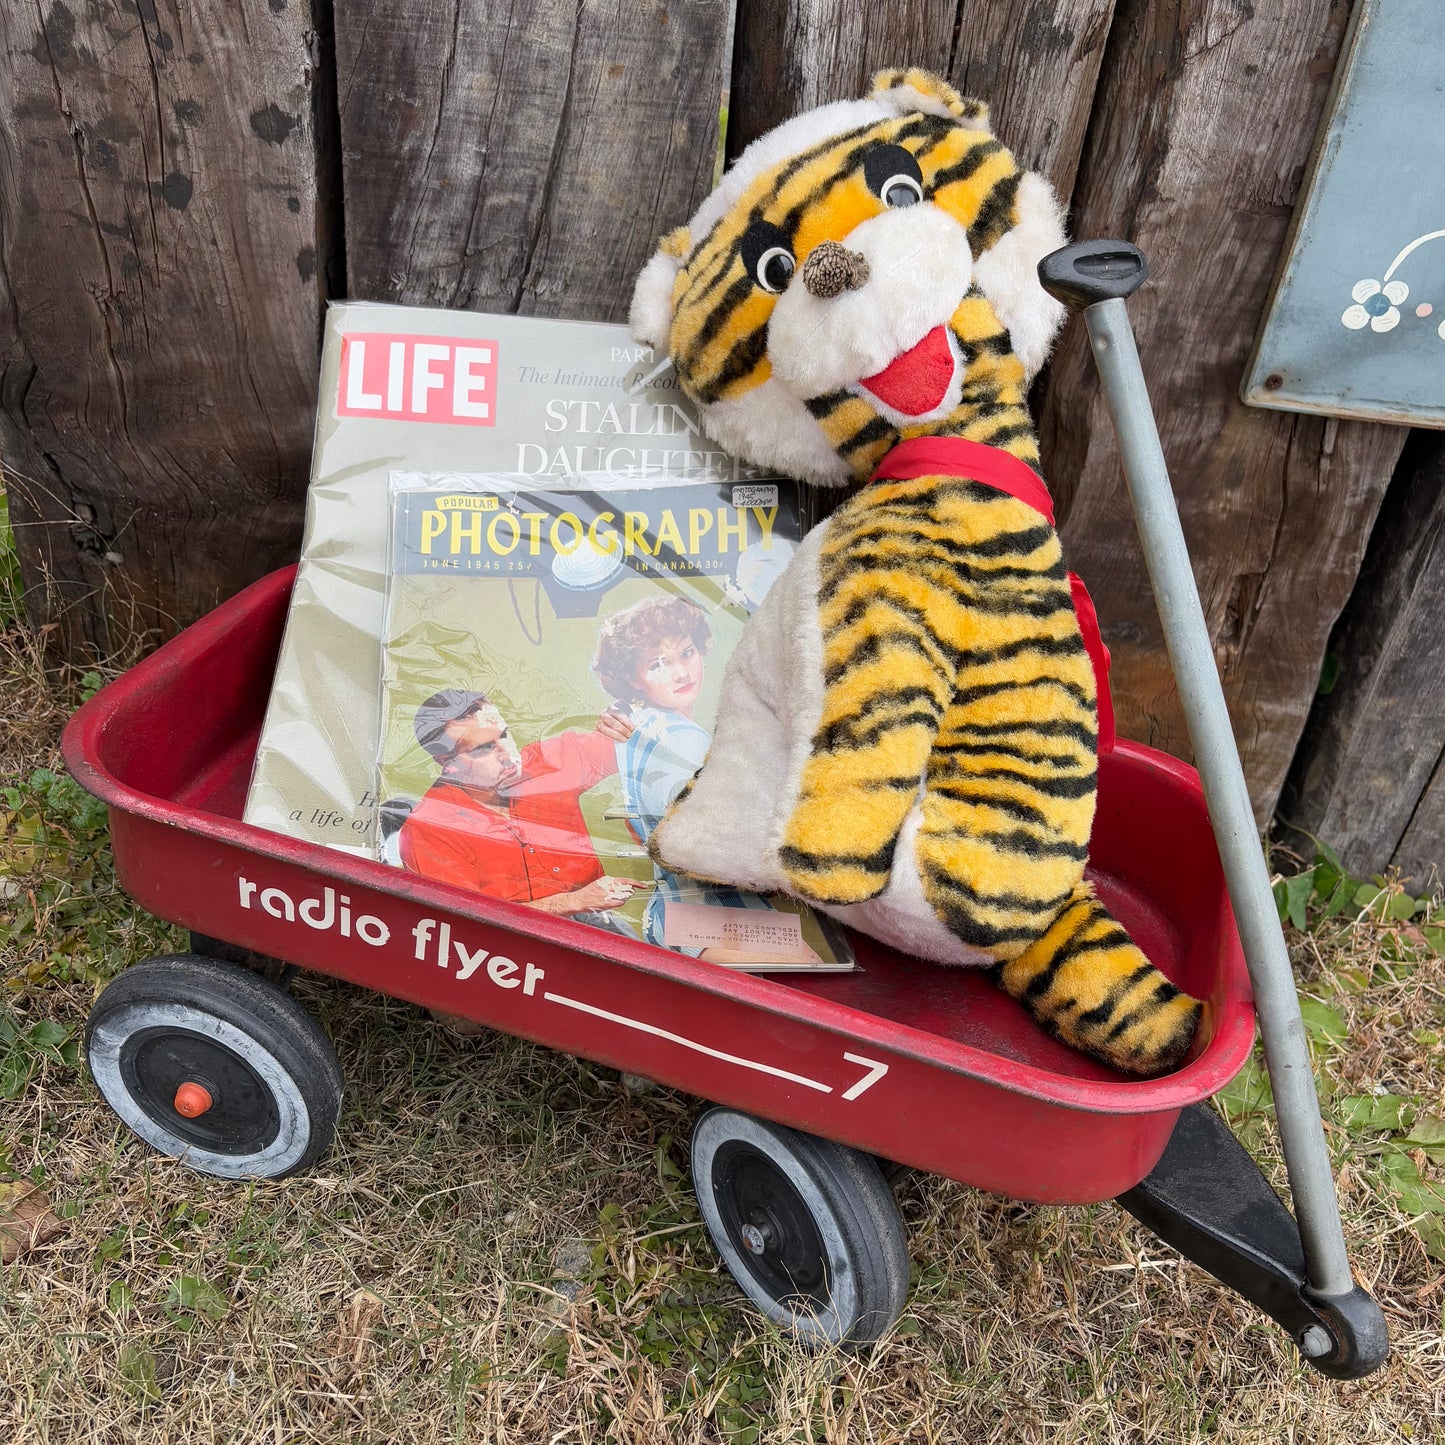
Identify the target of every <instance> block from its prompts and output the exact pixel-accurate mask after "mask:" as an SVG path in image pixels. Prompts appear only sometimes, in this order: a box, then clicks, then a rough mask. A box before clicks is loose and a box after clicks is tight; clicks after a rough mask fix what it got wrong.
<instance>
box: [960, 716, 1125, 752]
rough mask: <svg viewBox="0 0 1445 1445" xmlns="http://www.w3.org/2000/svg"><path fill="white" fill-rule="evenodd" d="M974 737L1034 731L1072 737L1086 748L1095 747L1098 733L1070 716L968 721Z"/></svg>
mask: <svg viewBox="0 0 1445 1445" xmlns="http://www.w3.org/2000/svg"><path fill="white" fill-rule="evenodd" d="M968 730H969V732H971V733H972V734H973V735H974V737H976V738H992V737H1014V736H1017V735H1018V734H1019V733H1036V734H1037V735H1038V736H1039V737H1045V738H1073V739H1074V741H1075V742H1080V743H1083V744H1084V746H1085V747H1087V748H1091V749H1092V748H1097V747H1098V745H1099V734H1098V732H1097V730H1096V729H1094V728H1089V727H1085V726H1084V725H1083V724H1082V723H1079V722H1074V721H1073V720H1072V719H1070V718H1048V719H1040V720H1039V721H1037V722H1034V721H1030V722H1027V723H1018V722H999V723H970V724H969V726H968Z"/></svg>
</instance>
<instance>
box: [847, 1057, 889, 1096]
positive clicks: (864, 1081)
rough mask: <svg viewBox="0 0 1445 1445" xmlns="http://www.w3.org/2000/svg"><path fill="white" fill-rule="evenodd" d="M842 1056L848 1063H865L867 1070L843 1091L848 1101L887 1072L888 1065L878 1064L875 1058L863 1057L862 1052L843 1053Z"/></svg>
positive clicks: (871, 1085) (870, 1086) (869, 1087)
mask: <svg viewBox="0 0 1445 1445" xmlns="http://www.w3.org/2000/svg"><path fill="white" fill-rule="evenodd" d="M843 1057H844V1058H845V1059H847V1060H848V1062H849V1063H850V1064H866V1065H867V1066H868V1072H867V1073H866V1074H864V1075H863V1077H862V1078H861V1079H859V1080H858V1082H857V1083H856V1084H854V1085H853V1087H852V1088H851V1089H848V1090H846V1091H845V1092H844V1094H843V1097H844V1098H845V1099H848V1100H850V1101H851V1100H853V1099H856V1098H857V1097H858V1095H859V1094H861V1093H863V1092H864V1091H865V1090H866V1089H871V1088H872V1087H873V1085H874V1084H876V1083H877V1082H878V1080H879V1079H881V1078H882V1077H883V1075H884V1074H886V1073H887V1072H888V1065H887V1064H880V1063H879V1062H878V1060H877V1059H865V1058H864V1057H863V1055H862V1054H844V1055H843Z"/></svg>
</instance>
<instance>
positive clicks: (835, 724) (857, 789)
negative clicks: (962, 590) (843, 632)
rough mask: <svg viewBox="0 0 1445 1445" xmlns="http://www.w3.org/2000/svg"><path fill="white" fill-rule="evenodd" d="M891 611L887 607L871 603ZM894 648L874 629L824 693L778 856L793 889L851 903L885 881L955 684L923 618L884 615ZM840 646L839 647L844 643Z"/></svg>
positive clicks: (853, 642)
mask: <svg viewBox="0 0 1445 1445" xmlns="http://www.w3.org/2000/svg"><path fill="white" fill-rule="evenodd" d="M875 609H876V611H878V612H883V613H886V611H887V608H886V604H884V603H880V604H875ZM885 625H887V626H888V627H889V628H890V629H891V636H890V639H889V641H890V645H889V646H887V647H885V648H878V649H875V648H873V647H871V646H870V645H869V638H868V634H862V637H863V640H862V641H858V640H857V635H856V634H855V636H853V637H845V638H844V640H843V644H842V646H843V647H847V646H852V647H854V648H856V651H855V652H854V654H853V656H851V657H848V656H845V657H844V658H843V659H842V661H841V663H840V664H838V665H837V666H836V668H835V670H834V675H833V676H832V678H831V679H830V681H829V683H828V684H827V686H826V687H825V689H824V694H823V711H822V717H821V719H820V721H819V725H818V728H817V731H816V732H815V734H814V736H813V739H812V744H811V748H810V751H809V756H808V759H807V761H806V763H805V764H804V767H803V771H802V776H801V778H800V782H799V788H798V795H797V801H796V802H795V804H794V806H793V810H792V813H791V815H790V816H789V817H788V819H787V822H786V825H785V827H784V831H783V836H782V846H781V848H780V849H779V853H778V857H779V862H780V864H781V866H782V869H783V872H784V875H785V876H786V878H787V880H788V881H787V887H788V891H789V892H792V893H796V894H797V895H798V896H799V897H802V898H806V899H808V900H809V901H811V902H814V903H828V904H839V905H841V904H850V903H860V902H863V901H864V900H866V899H870V898H874V897H876V896H877V895H878V894H880V893H882V892H883V890H884V889H885V888H886V887H887V886H888V879H889V875H890V873H891V871H892V868H893V854H894V850H895V848H896V846H897V842H898V834H899V830H900V829H901V828H902V826H903V822H904V819H905V818H907V816H908V814H909V812H910V811H911V810H912V808H913V805H914V803H915V802H916V801H917V799H918V794H919V789H920V786H921V780H922V777H923V771H924V767H925V764H926V763H927V761H928V755H929V752H930V751H931V749H932V746H933V741H934V739H935V737H936V736H937V733H938V725H939V719H940V718H941V717H942V715H943V711H944V708H945V707H946V705H947V700H948V698H949V695H950V693H951V692H952V687H953V682H952V676H951V673H950V671H949V669H948V668H947V667H946V666H945V665H944V664H943V662H942V658H941V652H942V650H941V649H940V647H939V646H938V644H937V642H936V640H935V639H934V638H933V637H932V636H931V635H930V634H929V632H928V630H927V627H926V625H925V624H924V623H923V622H922V621H921V620H920V619H917V618H913V617H900V616H898V615H897V614H896V613H894V614H892V615H891V616H889V617H888V618H887V622H886V624H885ZM840 650H841V648H840Z"/></svg>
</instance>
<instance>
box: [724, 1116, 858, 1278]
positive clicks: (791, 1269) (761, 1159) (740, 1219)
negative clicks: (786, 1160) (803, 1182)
mask: <svg viewBox="0 0 1445 1445" xmlns="http://www.w3.org/2000/svg"><path fill="white" fill-rule="evenodd" d="M712 1182H713V1194H714V1198H715V1199H716V1201H717V1205H718V1211H719V1214H720V1215H721V1217H722V1222H723V1227H724V1228H725V1229H726V1231H727V1233H728V1237H729V1238H730V1239H731V1240H732V1242H733V1247H734V1248H735V1249H736V1250H737V1251H738V1255H739V1258H740V1259H741V1260H742V1262H743V1263H744V1264H746V1266H747V1268H748V1271H749V1273H751V1274H752V1275H753V1277H754V1278H755V1279H756V1280H757V1281H758V1283H759V1284H760V1285H761V1286H762V1287H763V1288H764V1289H766V1290H767V1291H768V1293H769V1294H770V1295H771V1297H772V1298H773V1299H777V1300H788V1299H793V1300H803V1301H808V1302H810V1304H811V1305H813V1306H824V1305H826V1304H827V1302H828V1298H829V1293H830V1290H829V1281H828V1259H827V1251H826V1250H825V1249H824V1247H823V1239H822V1236H821V1235H820V1234H819V1233H818V1226H817V1224H816V1223H815V1221H814V1219H813V1216H812V1213H811V1211H810V1210H809V1209H808V1206H807V1205H806V1204H805V1203H804V1202H803V1198H802V1196H801V1195H800V1194H799V1193H798V1191H797V1189H796V1188H795V1187H794V1185H793V1183H792V1181H791V1180H790V1179H789V1178H788V1176H787V1175H786V1174H785V1173H784V1172H783V1171H782V1170H781V1169H780V1168H779V1167H778V1165H777V1164H776V1163H775V1162H774V1161H773V1160H772V1159H770V1158H769V1157H768V1156H767V1155H766V1154H763V1153H762V1152H760V1151H759V1150H758V1149H755V1148H754V1147H753V1146H752V1145H751V1144H747V1143H744V1142H742V1141H740V1140H732V1141H729V1142H728V1143H726V1144H724V1145H722V1146H721V1147H720V1148H719V1149H718V1151H717V1154H716V1155H715V1156H714V1158H713V1165H712Z"/></svg>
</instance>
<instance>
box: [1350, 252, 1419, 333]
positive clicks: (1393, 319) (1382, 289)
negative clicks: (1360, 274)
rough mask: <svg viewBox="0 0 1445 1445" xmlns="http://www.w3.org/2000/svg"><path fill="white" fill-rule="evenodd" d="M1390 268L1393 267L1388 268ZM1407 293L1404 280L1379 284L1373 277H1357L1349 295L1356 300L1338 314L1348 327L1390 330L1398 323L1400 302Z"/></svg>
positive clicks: (1352, 329) (1407, 288) (1359, 329)
mask: <svg viewBox="0 0 1445 1445" xmlns="http://www.w3.org/2000/svg"><path fill="white" fill-rule="evenodd" d="M1391 269H1392V270H1393V267H1392V268H1391ZM1409 294H1410V288H1409V287H1408V286H1407V285H1406V284H1405V283H1404V282H1403V281H1387V282H1385V284H1384V285H1383V286H1382V285H1381V284H1380V283H1379V282H1378V281H1376V280H1374V279H1373V278H1370V277H1366V278H1365V279H1364V280H1363V281H1356V282H1355V287H1354V290H1352V291H1351V292H1350V295H1351V296H1352V297H1353V298H1354V302H1355V304H1354V305H1353V306H1350V307H1347V308H1346V310H1345V314H1344V315H1343V316H1341V317H1340V320H1341V321H1342V322H1343V323H1344V325H1346V326H1348V327H1349V328H1350V330H1351V331H1362V330H1363V329H1364V328H1365V327H1366V326H1368V327H1369V328H1370V330H1371V331H1393V330H1394V329H1395V327H1397V326H1398V325H1399V324H1400V303H1401V302H1402V301H1404V300H1405V298H1406V297H1408V296H1409Z"/></svg>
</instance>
